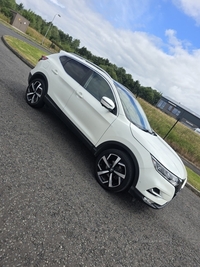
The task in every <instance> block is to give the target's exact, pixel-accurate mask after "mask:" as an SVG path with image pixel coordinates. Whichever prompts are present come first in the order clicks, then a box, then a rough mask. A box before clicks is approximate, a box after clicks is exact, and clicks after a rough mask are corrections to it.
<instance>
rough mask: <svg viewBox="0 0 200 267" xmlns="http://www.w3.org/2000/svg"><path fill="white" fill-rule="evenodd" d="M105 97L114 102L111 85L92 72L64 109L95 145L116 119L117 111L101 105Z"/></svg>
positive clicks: (78, 87) (77, 88)
mask: <svg viewBox="0 0 200 267" xmlns="http://www.w3.org/2000/svg"><path fill="white" fill-rule="evenodd" d="M103 96H107V97H109V98H110V99H112V100H113V101H114V96H113V93H112V90H111V87H110V85H109V83H108V82H107V81H106V80H105V79H104V78H103V77H102V76H101V75H99V74H98V73H96V72H93V71H92V73H91V75H90V77H89V78H88V79H87V81H86V82H85V83H84V85H83V86H81V85H78V86H77V87H76V89H75V90H74V93H73V94H72V95H71V97H70V99H69V101H68V103H67V105H66V106H65V108H64V112H65V113H66V114H67V116H68V118H69V119H70V120H71V121H72V122H73V123H74V124H75V125H76V127H77V128H78V129H79V130H80V131H81V132H82V133H83V134H84V135H85V136H86V137H87V138H88V139H89V140H90V142H92V143H93V144H94V145H95V144H96V143H97V142H98V140H99V139H100V138H101V136H102V135H103V134H104V132H105V131H106V130H107V129H108V127H109V126H110V125H111V124H112V123H113V121H114V120H115V119H116V110H115V112H110V111H109V110H108V109H106V108H105V107H103V106H102V105H101V103H100V100H101V98H102V97H103Z"/></svg>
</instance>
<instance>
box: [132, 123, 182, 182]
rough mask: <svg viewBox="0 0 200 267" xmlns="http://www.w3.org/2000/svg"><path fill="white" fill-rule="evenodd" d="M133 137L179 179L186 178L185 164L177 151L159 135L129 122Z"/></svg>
mask: <svg viewBox="0 0 200 267" xmlns="http://www.w3.org/2000/svg"><path fill="white" fill-rule="evenodd" d="M131 133H132V135H133V137H134V138H135V139H136V140H137V141H138V142H139V143H140V144H141V145H142V146H143V147H144V148H145V149H146V150H148V151H149V153H150V154H151V155H153V156H154V157H155V158H156V159H157V160H158V161H159V162H160V163H161V164H162V165H163V166H165V167H166V168H167V169H168V170H169V171H171V172H172V173H173V174H175V175H176V176H178V177H179V178H181V179H186V178H187V172H186V169H185V166H184V164H183V162H182V160H181V159H180V157H179V156H178V155H177V153H176V152H175V151H174V150H173V149H172V148H171V147H170V146H169V145H168V144H167V143H166V142H165V141H164V140H163V139H162V138H161V137H160V136H159V135H156V134H151V133H148V132H145V131H143V130H141V129H139V128H138V127H136V126H135V125H133V124H131Z"/></svg>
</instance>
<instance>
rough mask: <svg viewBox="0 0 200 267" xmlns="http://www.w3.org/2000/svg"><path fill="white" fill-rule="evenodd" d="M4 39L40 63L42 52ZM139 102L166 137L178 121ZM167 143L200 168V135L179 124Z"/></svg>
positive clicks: (199, 180)
mask: <svg viewBox="0 0 200 267" xmlns="http://www.w3.org/2000/svg"><path fill="white" fill-rule="evenodd" d="M4 38H5V40H6V41H7V42H8V44H9V45H10V46H11V47H12V48H13V49H15V50H16V51H17V52H18V53H19V54H20V55H21V56H23V57H24V58H25V59H26V60H28V61H29V62H30V63H31V64H33V65H35V64H36V63H37V62H38V59H39V58H40V57H41V55H44V52H43V51H42V50H40V49H38V48H35V47H33V46H32V45H29V44H27V43H26V42H23V41H21V40H18V39H16V38H14V37H11V36H5V37H4ZM138 100H139V102H140V104H141V106H142V107H143V109H144V111H145V113H146V115H147V117H148V120H149V122H150V124H151V126H152V128H153V129H154V131H155V132H157V133H158V134H159V135H160V136H161V137H164V136H165V135H166V134H167V133H168V131H169V130H170V129H171V127H172V126H173V125H174V124H175V122H176V120H175V119H173V118H171V117H169V116H168V115H166V114H164V113H163V112H161V111H160V110H158V109H157V108H155V107H153V106H152V105H150V104H149V103H147V102H146V101H144V100H143V99H138ZM166 141H167V143H168V144H169V145H170V146H172V147H173V149H174V150H175V151H176V152H177V153H179V154H180V155H181V156H182V157H184V158H185V159H187V160H189V161H190V162H192V163H193V164H194V165H196V166H197V167H199V168H200V135H199V134H197V133H195V132H194V131H192V130H190V129H189V128H188V127H186V126H184V125H183V124H181V123H180V122H178V123H177V124H176V126H175V127H174V128H173V130H172V131H171V132H170V134H169V135H168V136H167V138H166ZM187 172H188V181H189V183H191V184H192V185H193V186H194V187H195V188H197V189H198V190H200V176H199V175H197V174H196V173H194V172H193V171H192V170H190V169H188V168H187Z"/></svg>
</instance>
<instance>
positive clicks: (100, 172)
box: [95, 149, 133, 192]
mask: <svg viewBox="0 0 200 267" xmlns="http://www.w3.org/2000/svg"><path fill="white" fill-rule="evenodd" d="M95 178H96V180H97V182H98V183H99V184H100V185H101V186H102V187H103V188H104V189H106V190H108V191H112V192H121V191H125V190H127V189H128V188H129V187H130V186H131V184H132V182H133V164H131V160H130V159H129V157H128V156H127V154H126V153H124V152H123V151H121V150H118V149H108V150H105V151H103V152H102V153H100V154H99V156H98V157H97V158H96V162H95Z"/></svg>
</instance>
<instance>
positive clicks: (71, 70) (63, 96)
mask: <svg viewBox="0 0 200 267" xmlns="http://www.w3.org/2000/svg"><path fill="white" fill-rule="evenodd" d="M59 61H60V62H59V63H61V65H62V66H61V67H60V64H59V65H58V64H55V62H54V64H52V65H51V71H52V75H51V83H49V95H50V97H51V98H52V99H53V100H54V102H55V103H56V104H57V105H58V106H59V108H60V109H61V110H63V108H64V107H65V105H66V104H67V102H68V100H69V98H70V96H71V95H72V94H73V92H74V90H75V88H76V87H77V86H79V84H83V83H84V82H85V81H86V80H87V79H88V77H89V75H90V74H91V70H90V69H88V68H87V67H85V68H84V67H83V66H82V67H81V68H80V64H79V62H77V61H75V60H73V59H72V58H70V57H68V56H66V55H63V56H60V57H59ZM51 88H53V89H51Z"/></svg>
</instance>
